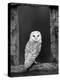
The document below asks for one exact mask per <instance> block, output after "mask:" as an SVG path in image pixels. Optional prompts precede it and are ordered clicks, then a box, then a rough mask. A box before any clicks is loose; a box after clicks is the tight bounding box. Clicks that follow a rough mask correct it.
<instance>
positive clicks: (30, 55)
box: [24, 42, 36, 68]
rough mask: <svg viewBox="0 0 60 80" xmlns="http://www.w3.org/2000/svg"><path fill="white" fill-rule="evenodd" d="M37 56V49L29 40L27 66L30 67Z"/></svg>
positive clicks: (26, 55) (26, 51)
mask: <svg viewBox="0 0 60 80" xmlns="http://www.w3.org/2000/svg"><path fill="white" fill-rule="evenodd" d="M35 57H36V49H34V47H32V44H31V42H28V43H27V45H26V48H25V62H24V64H25V68H28V67H30V66H31V64H32V63H33V62H34V60H35Z"/></svg>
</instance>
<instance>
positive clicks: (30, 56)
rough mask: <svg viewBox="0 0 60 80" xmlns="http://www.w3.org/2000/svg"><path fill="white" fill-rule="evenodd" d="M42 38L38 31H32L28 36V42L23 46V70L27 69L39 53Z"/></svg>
mask: <svg viewBox="0 0 60 80" xmlns="http://www.w3.org/2000/svg"><path fill="white" fill-rule="evenodd" d="M41 43H42V36H41V33H40V32H39V31H33V32H31V34H30V38H29V41H28V42H27V44H26V46H25V61H24V68H25V69H27V68H29V67H30V66H31V65H32V64H33V63H34V62H35V59H36V57H37V56H38V55H39V52H40V51H41Z"/></svg>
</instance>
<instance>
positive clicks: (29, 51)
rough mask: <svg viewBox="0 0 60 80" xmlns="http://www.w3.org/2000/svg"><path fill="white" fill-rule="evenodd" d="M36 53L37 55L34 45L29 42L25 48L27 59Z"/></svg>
mask: <svg viewBox="0 0 60 80" xmlns="http://www.w3.org/2000/svg"><path fill="white" fill-rule="evenodd" d="M34 53H36V49H34V47H33V43H31V42H28V43H27V44H26V48H25V58H26V57H28V56H29V54H31V55H33V54H34Z"/></svg>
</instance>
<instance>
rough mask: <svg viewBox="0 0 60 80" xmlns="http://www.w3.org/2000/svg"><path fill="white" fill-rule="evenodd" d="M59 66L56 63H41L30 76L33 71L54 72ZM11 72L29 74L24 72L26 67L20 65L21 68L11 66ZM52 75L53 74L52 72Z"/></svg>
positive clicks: (31, 69)
mask: <svg viewBox="0 0 60 80" xmlns="http://www.w3.org/2000/svg"><path fill="white" fill-rule="evenodd" d="M57 69H58V65H57V64H55V63H39V64H37V65H33V66H32V67H31V68H30V69H29V71H28V74H29V73H30V72H31V71H32V72H34V71H42V72H44V71H48V72H49V71H52V70H54V71H55V70H57ZM11 72H27V70H24V65H19V66H11ZM51 73H52V72H51Z"/></svg>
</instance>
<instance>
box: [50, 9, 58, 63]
mask: <svg viewBox="0 0 60 80" xmlns="http://www.w3.org/2000/svg"><path fill="white" fill-rule="evenodd" d="M50 35H51V54H52V56H53V58H52V59H53V60H55V61H56V62H58V11H57V10H55V9H53V10H51V12H50Z"/></svg>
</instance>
